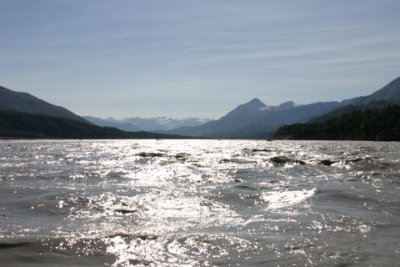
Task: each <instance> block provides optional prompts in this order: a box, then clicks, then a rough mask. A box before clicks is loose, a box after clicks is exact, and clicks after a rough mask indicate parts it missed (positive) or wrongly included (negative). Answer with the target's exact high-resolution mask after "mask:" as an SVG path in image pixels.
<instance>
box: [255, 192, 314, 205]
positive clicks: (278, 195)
mask: <svg viewBox="0 0 400 267" xmlns="http://www.w3.org/2000/svg"><path fill="white" fill-rule="evenodd" d="M316 193H317V189H316V188H313V189H310V190H306V189H304V190H293V191H273V192H267V193H264V194H262V195H261V199H262V200H264V201H265V202H267V203H268V209H273V210H274V209H280V208H285V207H289V206H294V205H296V204H299V203H301V202H303V201H304V200H306V199H308V198H311V197H313V196H314V195H315V194H316Z"/></svg>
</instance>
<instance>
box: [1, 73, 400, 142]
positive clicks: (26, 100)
mask: <svg viewBox="0 0 400 267" xmlns="http://www.w3.org/2000/svg"><path fill="white" fill-rule="evenodd" d="M391 103H392V104H399V103H400V77H399V78H397V79H395V80H393V81H392V82H390V83H389V84H388V85H386V86H385V87H383V88H382V89H380V90H378V91H376V92H375V93H373V94H370V95H368V96H363V97H356V98H352V99H346V100H343V101H341V102H337V101H331V102H317V103H311V104H305V105H300V104H296V103H294V102H293V101H288V102H285V103H282V104H280V105H278V106H267V105H265V104H264V103H263V102H261V100H259V99H258V98H254V99H252V100H251V101H249V102H247V103H245V104H242V105H239V106H238V107H236V108H235V109H233V110H232V111H230V112H228V113H227V114H226V115H225V116H223V117H221V118H220V119H218V120H212V121H211V120H206V119H205V120H202V119H198V118H187V119H172V118H168V117H157V118H139V117H132V118H126V119H123V120H116V119H113V118H108V119H99V118H95V117H84V118H82V117H79V116H78V115H76V114H74V113H72V112H71V111H68V110H67V109H65V108H63V107H58V106H55V105H52V104H50V103H48V102H46V101H43V100H41V99H38V98H36V97H34V96H32V95H30V94H27V93H19V92H14V91H12V90H10V89H7V88H4V87H0V109H3V110H11V111H17V112H23V113H21V114H19V115H18V116H25V115H26V114H25V113H33V114H41V115H46V116H52V117H57V118H63V119H68V120H73V121H77V122H81V123H83V124H86V125H88V124H89V125H91V124H95V125H97V126H101V127H104V126H106V127H114V128H118V129H120V130H123V131H128V132H138V131H141V130H146V131H153V132H157V133H158V134H167V137H170V136H171V135H182V136H191V137H209V138H243V139H268V138H272V137H273V136H274V134H275V132H276V131H277V130H278V129H279V127H281V126H284V125H290V124H298V123H321V122H324V121H327V120H331V119H334V118H338V117H340V116H342V115H344V114H347V113H349V112H354V111H357V110H369V109H376V108H385V107H387V106H388V105H389V104H391ZM24 112H25V113H24ZM24 114H25V115H24ZM379 114H380V113H379ZM14 115H15V114H14ZM28 120H29V121H31V122H32V120H34V118H33V117H30V118H29V119H28ZM40 120H41V121H42V122H43V121H47V122H49V120H48V119H43V118H41V119H40ZM21 123H22V121H21ZM52 123H55V124H57V123H61V121H57V122H51V124H52ZM14 126H16V125H14ZM60 127H61V126H60ZM71 127H72V126H71ZM74 127H75V126H74ZM385 127H386V126H385ZM3 128H4V129H6V130H7V127H6V125H3ZM78 128H79V127H78ZM8 130H10V129H8ZM11 130H12V129H11ZM22 130H24V129H22ZM25 130H26V129H25ZM25 130H24V131H25ZM28 130H29V129H28ZM92 130H94V129H92ZM97 130H98V129H96V130H95V131H97ZM107 131H109V128H107ZM117 135H118V134H117ZM122 135H124V134H122ZM47 136H50V135H47ZM86 136H89V135H86ZM99 136H102V134H100V135H99ZM104 136H107V134H104ZM110 136H115V134H114V133H113V134H111V135H110ZM160 136H162V135H160ZM111 138H113V137H111ZM160 138H161V137H160Z"/></svg>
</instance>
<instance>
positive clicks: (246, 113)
mask: <svg viewBox="0 0 400 267" xmlns="http://www.w3.org/2000/svg"><path fill="white" fill-rule="evenodd" d="M339 105H340V103H338V102H319V103H313V104H308V105H298V104H295V103H294V102H292V101H289V102H285V103H283V104H281V105H279V106H266V105H265V104H264V103H263V102H261V101H260V100H259V99H258V98H254V99H252V100H251V101H249V102H248V103H245V104H242V105H240V106H238V107H237V108H235V109H234V110H232V111H231V112H229V113H228V114H226V115H225V116H223V117H221V118H220V119H219V120H216V121H210V122H207V123H205V124H203V125H200V126H196V127H185V128H178V129H173V130H169V131H163V132H162V133H170V134H180V135H188V136H205V137H211V138H227V137H229V138H256V137H257V138H270V137H271V136H272V135H273V133H274V132H275V131H276V130H277V129H278V128H279V126H281V125H285V124H292V123H296V122H300V121H306V120H308V119H310V118H312V117H313V116H315V115H317V114H320V113H322V112H325V111H327V110H331V109H333V108H335V107H337V106H339Z"/></svg>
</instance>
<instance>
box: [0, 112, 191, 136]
mask: <svg viewBox="0 0 400 267" xmlns="http://www.w3.org/2000/svg"><path fill="white" fill-rule="evenodd" d="M0 137H2V138H4V137H6V138H62V139H137V138H138V139H154V138H163V139H170V138H172V139H177V138H184V137H180V136H176V135H165V134H157V133H150V132H124V131H121V130H118V129H116V128H110V127H99V126H96V125H93V124H89V123H86V122H80V121H76V120H70V119H64V118H58V117H54V116H47V115H41V114H31V113H23V112H17V111H10V110H0ZM185 138H187V137H185Z"/></svg>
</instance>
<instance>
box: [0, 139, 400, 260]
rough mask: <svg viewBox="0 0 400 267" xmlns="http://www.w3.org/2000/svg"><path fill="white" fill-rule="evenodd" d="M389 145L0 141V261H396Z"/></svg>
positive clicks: (399, 216)
mask: <svg viewBox="0 0 400 267" xmlns="http://www.w3.org/2000/svg"><path fill="white" fill-rule="evenodd" d="M399 192H400V143H398V142H392V143H383V142H382V143H381V142H317V141H314V142H313V141H308V142H306V141H304V142H303V141H273V142H267V141H238V140H236V141H228V140H111V141H110V140H108V141H105V140H94V141H93V140H81V141H75V140H63V141H53V140H50V141H43V140H40V141H24V140H19V141H5V140H4V141H0V265H5V266H25V265H28V266H46V265H47V266H71V265H75V266H101V265H107V266H109V265H112V266H130V265H144V266H185V265H186V266H215V265H218V266H236V265H240V266H278V265H280V266H287V265H299V266H327V265H328V266H332V265H347V264H349V265H359V266H370V265H372V266H396V265H397V266H399V262H400V193H399Z"/></svg>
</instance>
